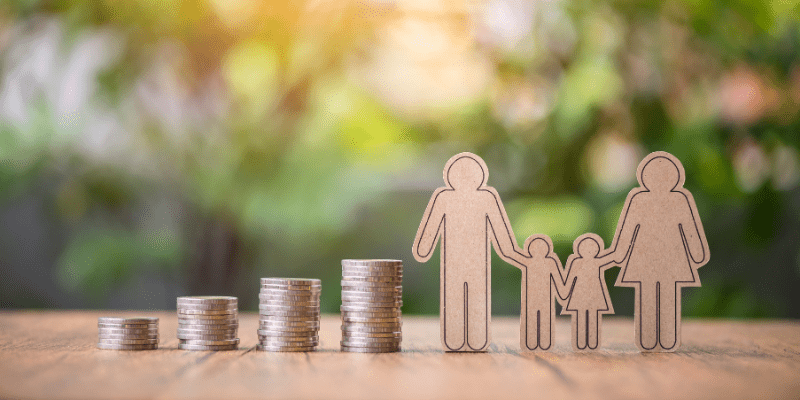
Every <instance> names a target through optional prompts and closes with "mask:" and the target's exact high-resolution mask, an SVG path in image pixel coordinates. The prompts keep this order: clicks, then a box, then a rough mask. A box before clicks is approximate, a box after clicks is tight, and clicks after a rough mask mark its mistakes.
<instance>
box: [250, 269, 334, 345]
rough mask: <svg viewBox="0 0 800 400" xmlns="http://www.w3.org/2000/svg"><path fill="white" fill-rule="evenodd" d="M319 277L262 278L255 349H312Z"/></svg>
mask: <svg viewBox="0 0 800 400" xmlns="http://www.w3.org/2000/svg"><path fill="white" fill-rule="evenodd" d="M321 289H322V284H321V282H320V280H319V279H294V278H261V292H260V293H259V295H258V299H259V305H258V312H259V326H258V341H259V344H258V349H259V350H263V351H312V350H314V349H315V348H316V347H317V345H319V295H320V291H321Z"/></svg>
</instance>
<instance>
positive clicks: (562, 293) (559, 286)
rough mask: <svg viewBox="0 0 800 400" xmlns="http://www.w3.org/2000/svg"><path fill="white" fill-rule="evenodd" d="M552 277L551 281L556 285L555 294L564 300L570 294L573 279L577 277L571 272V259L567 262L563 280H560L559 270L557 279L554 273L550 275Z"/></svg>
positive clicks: (573, 283)
mask: <svg viewBox="0 0 800 400" xmlns="http://www.w3.org/2000/svg"><path fill="white" fill-rule="evenodd" d="M551 276H552V277H553V282H555V287H556V294H557V295H558V298H560V299H561V300H566V299H567V298H569V297H570V296H571V295H572V287H573V286H575V280H576V279H577V277H576V276H574V275H573V274H572V260H570V261H568V262H567V271H566V276H564V278H563V281H560V282H559V280H561V277H562V275H561V272H560V271H559V274H558V275H557V276H558V278H559V279H555V278H556V275H551Z"/></svg>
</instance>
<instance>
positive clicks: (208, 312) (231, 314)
mask: <svg viewBox="0 0 800 400" xmlns="http://www.w3.org/2000/svg"><path fill="white" fill-rule="evenodd" d="M238 308H239V301H238V299H237V298H236V297H230V296H187V297H178V339H179V340H180V342H179V343H178V348H179V349H182V350H201V351H216V350H236V348H237V347H238V345H239V338H238V337H236V334H237V332H238V330H239V319H238V312H237V310H238Z"/></svg>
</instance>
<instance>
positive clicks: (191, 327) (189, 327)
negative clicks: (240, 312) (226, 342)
mask: <svg viewBox="0 0 800 400" xmlns="http://www.w3.org/2000/svg"><path fill="white" fill-rule="evenodd" d="M237 329H239V324H227V325H208V324H206V325H200V324H178V330H179V331H186V332H189V331H205V332H216V331H231V330H233V331H235V330H237Z"/></svg>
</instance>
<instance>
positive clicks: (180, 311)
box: [178, 308, 239, 315]
mask: <svg viewBox="0 0 800 400" xmlns="http://www.w3.org/2000/svg"><path fill="white" fill-rule="evenodd" d="M238 312H239V310H238V309H237V308H227V309H216V310H210V309H205V310H201V309H196V308H178V315H181V314H182V315H236V314H237V313H238Z"/></svg>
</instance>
